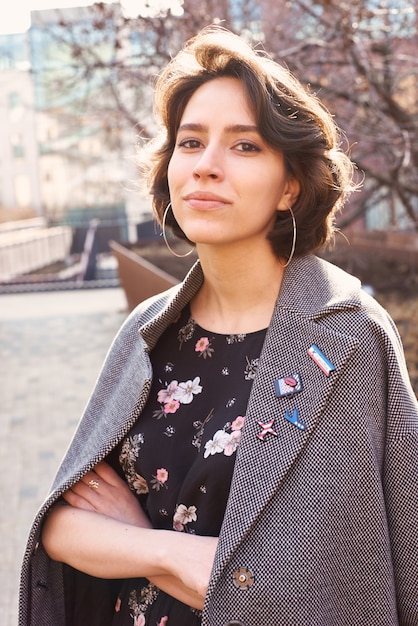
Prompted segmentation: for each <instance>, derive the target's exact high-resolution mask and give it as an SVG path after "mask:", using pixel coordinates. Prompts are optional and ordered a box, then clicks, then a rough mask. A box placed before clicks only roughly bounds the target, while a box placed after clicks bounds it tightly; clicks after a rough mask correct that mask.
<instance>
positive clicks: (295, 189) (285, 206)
mask: <svg viewBox="0 0 418 626" xmlns="http://www.w3.org/2000/svg"><path fill="white" fill-rule="evenodd" d="M299 192H300V183H299V181H298V180H297V179H296V178H294V177H293V176H289V177H288V179H287V181H286V184H285V188H284V191H283V194H282V197H281V198H280V200H279V204H278V205H277V210H278V211H288V210H289V207H292V206H293V205H294V204H295V202H296V200H297V199H298V196H299Z"/></svg>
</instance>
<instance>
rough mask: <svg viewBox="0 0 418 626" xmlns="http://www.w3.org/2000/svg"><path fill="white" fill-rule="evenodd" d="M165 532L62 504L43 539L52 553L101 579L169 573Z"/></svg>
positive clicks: (56, 557)
mask: <svg viewBox="0 0 418 626" xmlns="http://www.w3.org/2000/svg"><path fill="white" fill-rule="evenodd" d="M161 532H167V533H168V532H169V531H157V530H151V529H148V528H140V527H138V526H133V525H130V524H126V523H124V522H120V521H118V520H115V519H112V518H110V517H106V516H104V515H98V514H97V513H94V512H90V511H84V510H80V509H76V508H74V507H71V506H65V505H58V506H56V507H55V508H54V509H53V510H52V511H51V513H50V514H49V516H48V517H47V519H46V521H45V524H44V528H43V532H42V542H43V545H44V547H45V549H46V551H47V553H48V555H49V556H50V557H51V558H52V559H54V560H56V561H62V562H64V563H67V564H68V565H71V566H72V567H74V568H76V569H78V570H80V571H82V572H85V573H86V574H90V575H91V576H97V577H99V578H131V577H132V578H136V577H142V576H145V577H147V578H148V577H150V576H157V575H163V574H167V573H168V572H167V569H166V568H165V566H164V563H163V560H162V557H161V550H160V549H159V546H160V545H161V540H162V537H161V536H159V534H160V533H161Z"/></svg>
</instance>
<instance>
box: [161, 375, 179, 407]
mask: <svg viewBox="0 0 418 626" xmlns="http://www.w3.org/2000/svg"><path fill="white" fill-rule="evenodd" d="M177 387H178V381H177V380H172V381H171V383H170V384H169V385H168V387H167V388H166V389H160V391H159V392H158V394H157V402H161V403H165V402H169V401H170V400H171V398H172V397H173V395H174V392H175V391H176V389H177Z"/></svg>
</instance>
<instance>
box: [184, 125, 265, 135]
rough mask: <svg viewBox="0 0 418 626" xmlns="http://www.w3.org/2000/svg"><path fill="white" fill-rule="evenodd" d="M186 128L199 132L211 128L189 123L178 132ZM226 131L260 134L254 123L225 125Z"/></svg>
mask: <svg viewBox="0 0 418 626" xmlns="http://www.w3.org/2000/svg"><path fill="white" fill-rule="evenodd" d="M185 130H194V131H197V132H207V131H208V130H209V128H208V126H205V125H204V124H194V123H189V124H182V125H181V126H180V127H179V129H178V131H177V132H180V131H185ZM225 131H226V132H227V133H234V134H237V133H257V134H259V132H260V131H259V130H258V128H257V126H255V125H254V124H231V125H230V126H226V127H225Z"/></svg>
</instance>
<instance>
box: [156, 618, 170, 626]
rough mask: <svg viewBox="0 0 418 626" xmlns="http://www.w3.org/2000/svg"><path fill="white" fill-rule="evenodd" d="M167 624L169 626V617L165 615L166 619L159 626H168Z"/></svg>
mask: <svg viewBox="0 0 418 626" xmlns="http://www.w3.org/2000/svg"><path fill="white" fill-rule="evenodd" d="M167 624H168V615H165V616H164V617H162V618H161V619H160V621H159V622H158V624H157V626H167Z"/></svg>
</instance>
